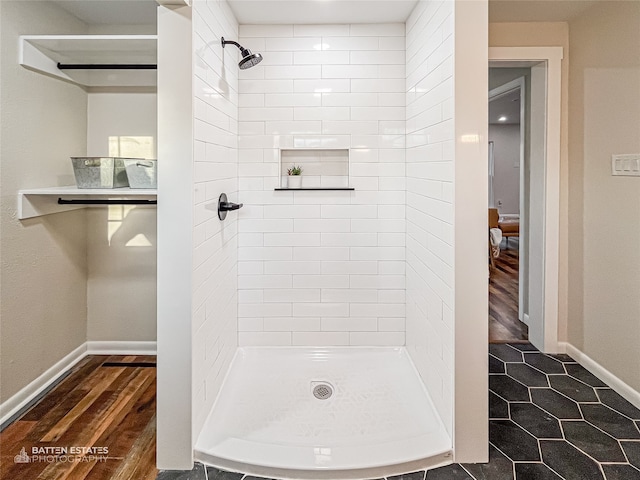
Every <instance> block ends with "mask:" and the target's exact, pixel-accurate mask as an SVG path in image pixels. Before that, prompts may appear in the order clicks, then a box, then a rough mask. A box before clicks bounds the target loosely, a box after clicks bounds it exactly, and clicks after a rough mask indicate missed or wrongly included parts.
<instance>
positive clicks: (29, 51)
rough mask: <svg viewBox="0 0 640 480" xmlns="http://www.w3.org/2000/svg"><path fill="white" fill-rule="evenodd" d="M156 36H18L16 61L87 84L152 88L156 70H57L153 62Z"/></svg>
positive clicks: (56, 75) (155, 57)
mask: <svg viewBox="0 0 640 480" xmlns="http://www.w3.org/2000/svg"><path fill="white" fill-rule="evenodd" d="M157 59H158V37H157V35H22V36H21V37H20V51H19V62H20V65H23V66H24V67H26V68H29V69H31V70H35V71H37V72H41V73H44V74H46V75H51V76H54V77H57V78H60V79H63V80H66V81H69V82H73V83H76V84H78V85H83V86H87V87H154V86H156V85H157V75H156V70H137V69H136V70H119V69H109V70H84V69H77V70H76V69H73V70H66V69H65V70H60V69H59V68H58V63H63V64H74V65H77V64H80V65H96V64H97V65H105V64H119V65H122V64H129V65H155V64H157V61H158V60H157Z"/></svg>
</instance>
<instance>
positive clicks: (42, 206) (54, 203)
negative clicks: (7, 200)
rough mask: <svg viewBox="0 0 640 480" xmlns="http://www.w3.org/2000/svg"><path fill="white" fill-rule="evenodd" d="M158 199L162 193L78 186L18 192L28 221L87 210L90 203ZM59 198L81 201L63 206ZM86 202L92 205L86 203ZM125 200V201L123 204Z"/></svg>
mask: <svg viewBox="0 0 640 480" xmlns="http://www.w3.org/2000/svg"><path fill="white" fill-rule="evenodd" d="M157 196H158V191H157V190H155V189H132V188H114V189H98V188H78V187H76V186H69V187H49V188H31V189H25V190H20V191H19V192H18V218H19V219H20V220H24V219H27V218H33V217H39V216H42V215H49V214H52V213H60V212H67V211H69V210H76V209H78V208H85V207H86V206H87V204H91V203H93V204H103V205H106V204H116V205H117V204H125V203H126V204H144V205H153V203H151V202H154V201H156V199H157ZM58 199H63V200H70V201H77V202H78V203H75V202H74V203H64V202H63V204H60V203H59V202H58ZM83 200H84V201H88V202H82V201H83ZM122 200H124V201H125V202H120V201H122ZM80 202H82V203H80ZM134 202H135V203H134Z"/></svg>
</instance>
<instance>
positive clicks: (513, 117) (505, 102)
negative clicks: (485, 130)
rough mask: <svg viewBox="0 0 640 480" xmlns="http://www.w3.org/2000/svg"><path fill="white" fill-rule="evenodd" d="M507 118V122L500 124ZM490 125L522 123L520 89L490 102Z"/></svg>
mask: <svg viewBox="0 0 640 480" xmlns="http://www.w3.org/2000/svg"><path fill="white" fill-rule="evenodd" d="M502 116H505V117H507V120H506V121H504V122H499V121H498V118H500V117H502ZM489 123H490V124H492V125H517V124H519V123H520V89H519V88H518V89H516V90H512V91H511V92H508V93H505V94H504V95H500V96H499V97H497V98H495V99H493V100H490V101H489Z"/></svg>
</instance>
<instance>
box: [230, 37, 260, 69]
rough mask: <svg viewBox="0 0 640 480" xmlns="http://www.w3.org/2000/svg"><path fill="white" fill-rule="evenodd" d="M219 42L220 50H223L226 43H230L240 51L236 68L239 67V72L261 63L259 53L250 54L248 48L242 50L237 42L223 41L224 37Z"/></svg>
mask: <svg viewBox="0 0 640 480" xmlns="http://www.w3.org/2000/svg"><path fill="white" fill-rule="evenodd" d="M221 41H222V48H224V47H225V45H226V44H227V43H230V44H232V45H235V46H236V47H238V48H239V49H240V53H241V54H242V60H240V62H239V63H238V67H240V70H246V69H247V68H251V67H253V66H255V65H257V64H259V63H260V62H261V61H262V55H260V54H259V53H251V50H249V49H248V48H244V47H243V46H242V45H240V44H239V43H238V42H234V41H233V40H225V39H224V37H222V39H221Z"/></svg>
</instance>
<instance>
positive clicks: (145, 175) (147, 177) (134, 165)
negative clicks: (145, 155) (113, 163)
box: [124, 158, 158, 188]
mask: <svg viewBox="0 0 640 480" xmlns="http://www.w3.org/2000/svg"><path fill="white" fill-rule="evenodd" d="M124 165H125V167H126V169H127V177H128V178H129V186H130V187H131V188H158V161H157V160H142V159H135V158H127V159H125V161H124Z"/></svg>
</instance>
